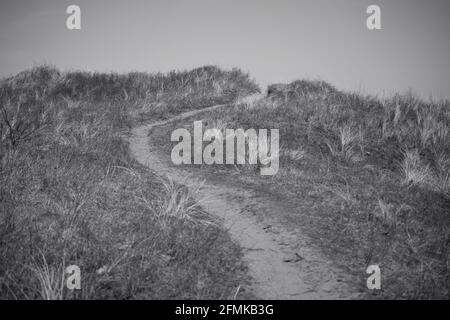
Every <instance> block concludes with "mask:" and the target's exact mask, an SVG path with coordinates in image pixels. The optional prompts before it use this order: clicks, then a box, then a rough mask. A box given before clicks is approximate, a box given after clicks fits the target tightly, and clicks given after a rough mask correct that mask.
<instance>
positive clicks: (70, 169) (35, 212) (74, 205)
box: [0, 66, 258, 299]
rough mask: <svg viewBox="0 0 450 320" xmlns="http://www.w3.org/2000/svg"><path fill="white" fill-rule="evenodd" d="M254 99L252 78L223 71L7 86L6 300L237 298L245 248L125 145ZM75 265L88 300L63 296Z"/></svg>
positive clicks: (30, 78)
mask: <svg viewBox="0 0 450 320" xmlns="http://www.w3.org/2000/svg"><path fill="white" fill-rule="evenodd" d="M256 90H258V88H257V86H256V85H255V84H254V83H253V82H252V81H251V80H250V79H249V78H248V76H247V75H246V74H244V73H242V72H240V71H239V70H232V71H222V70H220V69H218V68H216V67H202V68H198V69H195V70H192V71H185V72H184V71H183V72H171V73H169V74H145V73H130V74H124V75H121V74H98V73H87V72H60V71H58V70H57V69H55V68H53V67H49V66H40V67H36V68H34V69H31V70H27V71H24V72H21V73H19V74H18V75H16V76H14V77H10V78H7V79H3V80H1V82H0V139H1V140H0V163H1V165H0V299H140V298H145V299H183V298H186V299H228V298H231V297H234V295H235V293H236V290H237V288H238V287H239V286H242V285H243V284H245V282H246V281H247V280H246V276H245V266H244V265H243V264H242V263H241V261H240V257H241V251H240V248H239V247H238V246H237V245H236V244H234V243H233V242H232V241H231V239H230V238H229V236H228V234H227V233H226V232H225V231H224V230H222V228H221V226H220V224H218V223H216V221H214V220H212V219H210V218H209V217H208V215H207V214H206V213H205V212H203V211H202V209H201V206H200V205H199V204H198V203H197V200H196V199H195V198H194V193H195V190H189V189H187V188H186V187H183V186H179V185H176V184H174V183H173V182H171V181H166V180H164V179H160V178H157V177H156V176H155V175H154V174H153V173H152V172H149V171H148V170H146V168H143V167H141V166H140V165H139V164H138V163H136V162H135V161H134V160H133V159H131V158H130V156H129V150H128V145H127V142H126V139H124V136H126V134H127V133H128V132H129V129H130V128H131V127H132V126H133V125H134V124H135V123H136V122H140V121H149V120H150V121H151V120H156V119H159V118H164V117H167V116H170V115H172V114H176V113H179V112H182V111H184V110H189V109H193V108H201V107H203V106H209V105H210V104H213V103H228V102H232V101H234V100H235V99H236V98H237V97H238V96H240V95H245V94H247V92H252V91H256ZM69 265H78V266H79V267H80V269H81V286H82V287H81V290H74V291H71V290H68V289H67V288H66V287H65V282H64V277H65V275H64V270H65V267H66V266H69ZM243 294H244V295H245V294H246V293H245V291H244V292H243ZM238 297H240V296H238Z"/></svg>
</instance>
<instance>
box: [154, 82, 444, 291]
mask: <svg viewBox="0 0 450 320" xmlns="http://www.w3.org/2000/svg"><path fill="white" fill-rule="evenodd" d="M269 89H270V95H269V96H268V97H266V98H263V99H261V98H260V97H259V98H258V99H252V100H251V101H240V103H238V104H237V105H236V106H235V107H234V108H233V109H231V110H225V111H217V112H214V115H210V116H211V117H214V119H217V121H221V122H224V123H227V125H228V127H229V128H244V129H248V128H255V129H258V128H266V129H270V128H275V129H276V128H278V129H279V130H280V145H281V146H282V149H281V150H282V152H281V157H280V171H279V173H278V174H277V175H275V176H273V177H261V176H259V174H258V171H256V170H254V168H247V166H238V167H239V168H237V169H238V170H239V175H232V178H230V179H231V180H233V182H234V183H235V181H234V180H235V179H236V178H239V179H241V182H242V183H244V184H247V185H249V186H257V188H258V189H265V190H266V191H267V192H270V193H272V194H276V195H277V196H278V197H280V198H281V199H285V200H286V202H289V203H291V204H292V206H295V207H297V208H298V215H297V216H284V215H281V216H279V217H278V218H279V219H280V220H281V221H282V222H283V221H284V222H285V223H286V224H287V225H288V226H289V227H292V226H293V225H297V226H298V227H299V228H302V230H304V232H305V233H307V234H309V235H310V236H311V237H312V238H313V239H316V240H317V242H318V243H320V244H321V246H322V248H323V250H324V251H325V252H326V253H327V254H328V255H329V256H330V258H332V259H334V261H336V263H338V264H341V265H343V266H344V267H345V268H347V270H350V271H351V272H352V273H354V274H355V276H356V277H357V278H359V279H360V280H361V282H360V283H361V291H363V292H364V293H366V294H367V295H368V296H369V297H375V298H377V297H380V298H416V299H430V298H447V299H448V297H449V294H450V287H449V283H450V269H449V265H450V260H449V259H450V254H449V253H450V246H449V243H450V242H449V234H450V219H449V216H448V214H449V208H450V192H449V176H450V161H449V159H450V135H449V130H448V128H450V106H449V102H448V101H439V102H425V101H422V100H420V99H418V98H417V97H415V96H414V95H413V94H411V93H405V94H397V95H394V96H393V97H391V98H387V99H384V100H380V99H378V98H376V97H372V96H362V95H360V94H357V93H346V92H341V91H339V90H336V89H335V88H334V87H332V86H331V85H329V84H326V83H324V82H311V81H295V82H293V83H291V84H288V85H277V86H273V87H269ZM230 111H231V112H230ZM206 117H208V115H206ZM188 121H189V120H188ZM183 124H185V123H181V124H177V125H183ZM174 126H175V124H174ZM171 129H173V127H168V128H167V130H169V131H170V130H171ZM164 134H167V133H161V134H160V136H163V135H164ZM300 146H301V147H300ZM201 168H202V170H207V171H209V172H211V173H214V174H221V177H223V178H224V179H226V178H227V177H228V176H229V172H230V170H236V166H221V165H213V166H202V167H201ZM374 263H375V264H379V265H380V266H381V270H382V274H383V285H382V288H383V290H382V291H381V292H371V291H368V290H367V289H366V288H365V286H364V284H365V276H366V274H365V268H366V267H367V265H368V264H374Z"/></svg>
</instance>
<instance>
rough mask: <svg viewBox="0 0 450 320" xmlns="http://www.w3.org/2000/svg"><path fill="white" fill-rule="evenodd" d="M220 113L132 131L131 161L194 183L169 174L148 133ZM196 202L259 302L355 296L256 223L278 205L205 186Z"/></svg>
mask: <svg viewBox="0 0 450 320" xmlns="http://www.w3.org/2000/svg"><path fill="white" fill-rule="evenodd" d="M221 107H223V106H221V105H217V106H213V107H210V108H206V109H201V110H194V111H190V112H187V113H184V114H181V115H179V116H176V117H174V118H172V119H170V120H165V121H160V122H156V123H151V124H147V125H143V126H140V127H136V128H134V129H133V130H132V134H131V136H130V139H129V141H130V148H131V152H132V154H133V156H134V157H135V158H136V159H137V160H138V161H139V162H140V163H141V164H143V165H145V166H147V167H148V168H150V169H151V170H153V171H154V172H156V173H157V174H159V175H166V176H169V177H171V178H172V179H173V180H175V181H177V182H180V183H184V184H188V185H189V184H195V183H198V179H196V178H190V179H188V180H186V172H185V171H183V170H182V168H181V167H180V168H174V167H171V166H170V164H168V163H166V162H165V161H162V160H161V159H162V157H161V156H160V155H158V153H157V151H156V150H157V149H156V148H152V147H151V137H149V136H148V133H149V130H150V129H152V128H154V127H156V126H162V125H164V124H167V123H169V122H172V121H177V120H181V119H184V118H188V117H191V116H194V115H196V114H198V113H201V112H204V111H211V110H214V109H216V108H221ZM168 139H169V137H168ZM199 196H200V197H201V198H202V199H206V200H204V201H203V202H202V206H203V208H204V209H205V210H206V211H208V212H209V213H210V214H213V215H215V216H218V217H220V218H222V219H223V221H224V227H225V228H226V229H228V231H229V233H230V234H231V236H232V237H233V239H234V240H235V241H237V242H238V243H239V244H240V245H241V247H242V248H243V249H244V259H245V262H246V263H247V265H248V268H249V273H250V276H251V277H252V279H253V280H254V281H253V285H252V288H250V289H251V290H252V291H253V292H255V294H256V295H257V296H258V297H259V298H261V299H350V298H355V297H356V296H357V294H356V292H355V291H354V290H351V289H350V287H351V286H349V285H348V282H347V280H348V279H347V277H346V275H345V273H343V272H342V271H341V270H338V269H337V268H335V267H334V266H333V265H332V264H331V263H330V262H329V261H327V260H326V259H325V258H324V257H323V256H322V255H321V254H320V251H319V250H317V249H314V248H313V247H312V246H311V245H310V244H308V239H305V238H304V236H302V235H301V234H299V232H288V231H286V230H285V229H284V228H283V227H282V226H281V225H280V224H279V223H277V222H276V221H275V219H274V220H273V221H267V220H265V221H263V222H261V221H260V222H258V220H261V219H257V217H256V216H255V214H257V213H258V212H261V211H262V210H270V212H271V213H272V215H273V216H276V212H277V210H278V211H279V210H286V209H285V208H282V206H281V205H280V204H279V203H276V202H275V201H274V200H269V199H266V198H264V197H262V196H260V195H258V194H256V193H255V192H254V191H251V190H247V189H241V188H237V187H231V186H227V185H224V184H220V183H218V182H208V183H206V184H205V186H204V187H203V188H202V190H201V191H200V194H199ZM352 291H353V292H352Z"/></svg>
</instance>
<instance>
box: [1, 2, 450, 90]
mask: <svg viewBox="0 0 450 320" xmlns="http://www.w3.org/2000/svg"><path fill="white" fill-rule="evenodd" d="M71 4H76V5H79V6H80V7H81V14H82V17H81V20H82V29H81V30H74V31H69V30H67V29H66V25H65V22H66V18H67V16H68V15H67V14H66V8H67V6H68V5H71ZM370 4H377V5H379V6H380V7H381V20H382V28H383V29H382V30H377V31H369V30H368V29H367V28H366V18H367V14H366V8H367V6H368V5H370ZM449 15H450V1H447V0H429V1H426V0H384V1H383V0H370V1H367V0H127V1H125V0H123V1H117V0H108V1H106V0H95V1H93V0H70V1H67V0H62V1H61V0H59V1H50V0H9V1H5V0H0V76H6V75H10V74H13V73H16V72H18V71H21V70H23V69H25V68H28V67H30V66H33V65H35V64H39V63H44V62H45V63H50V64H54V65H56V66H57V67H59V68H61V69H64V70H66V69H82V70H92V71H93V70H98V71H119V72H125V71H132V70H133V71H135V70H137V71H149V72H157V71H169V70H172V69H189V68H193V67H198V66H201V65H205V64H216V65H219V66H222V67H227V68H228V67H234V66H235V67H239V68H241V69H243V70H244V71H248V72H250V73H251V76H252V77H253V78H255V79H256V80H257V81H258V82H259V83H260V84H262V85H266V84H267V83H272V82H288V81H292V80H295V79H303V78H309V79H323V80H327V81H329V82H331V83H332V84H333V85H335V86H337V87H338V88H341V89H350V90H360V89H361V90H363V91H364V92H369V93H374V94H376V93H383V92H384V93H387V94H389V93H391V92H394V91H397V90H401V91H404V90H407V89H408V88H412V89H413V90H414V91H416V92H417V93H419V94H421V95H422V96H424V97H428V96H429V95H430V94H433V95H434V96H435V97H436V98H442V97H447V98H450V62H449V57H450V36H449V34H450V22H449V21H450V19H449Z"/></svg>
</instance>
